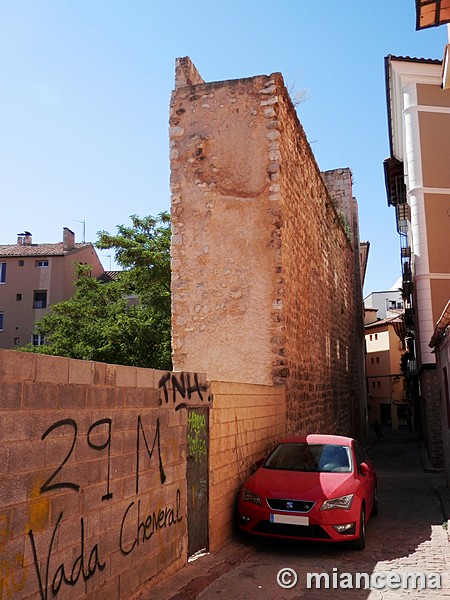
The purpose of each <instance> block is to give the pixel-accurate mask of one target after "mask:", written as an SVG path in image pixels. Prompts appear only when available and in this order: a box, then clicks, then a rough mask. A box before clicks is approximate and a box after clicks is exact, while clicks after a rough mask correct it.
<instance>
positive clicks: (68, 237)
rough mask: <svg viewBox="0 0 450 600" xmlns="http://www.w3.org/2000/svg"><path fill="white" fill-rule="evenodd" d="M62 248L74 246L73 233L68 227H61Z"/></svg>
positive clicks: (66, 248) (68, 248)
mask: <svg viewBox="0 0 450 600" xmlns="http://www.w3.org/2000/svg"><path fill="white" fill-rule="evenodd" d="M63 248H64V250H73V249H74V248H75V234H74V232H73V231H72V230H71V229H69V228H68V227H64V229H63Z"/></svg>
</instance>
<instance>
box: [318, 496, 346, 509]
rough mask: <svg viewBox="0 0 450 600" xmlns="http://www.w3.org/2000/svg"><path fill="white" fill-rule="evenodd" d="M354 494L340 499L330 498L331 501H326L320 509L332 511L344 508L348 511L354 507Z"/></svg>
mask: <svg viewBox="0 0 450 600" xmlns="http://www.w3.org/2000/svg"><path fill="white" fill-rule="evenodd" d="M352 501H353V494H349V495H348V496H340V497H339V498H330V500H325V502H324V503H323V504H322V506H321V507H320V510H332V509H333V508H343V509H345V510H348V509H349V508H350V506H351V505H352Z"/></svg>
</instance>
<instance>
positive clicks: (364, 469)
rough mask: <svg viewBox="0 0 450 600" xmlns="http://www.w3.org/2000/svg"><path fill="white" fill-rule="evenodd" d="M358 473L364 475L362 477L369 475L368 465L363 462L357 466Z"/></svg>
mask: <svg viewBox="0 0 450 600" xmlns="http://www.w3.org/2000/svg"><path fill="white" fill-rule="evenodd" d="M359 472H360V473H361V475H364V477H367V475H369V473H370V468H369V465H368V464H367V463H365V462H362V463H361V464H360V465H359Z"/></svg>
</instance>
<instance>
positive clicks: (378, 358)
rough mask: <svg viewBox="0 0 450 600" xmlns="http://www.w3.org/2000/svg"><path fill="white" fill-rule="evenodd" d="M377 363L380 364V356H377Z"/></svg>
mask: <svg viewBox="0 0 450 600" xmlns="http://www.w3.org/2000/svg"><path fill="white" fill-rule="evenodd" d="M379 364H380V357H379V356H377V365H379Z"/></svg>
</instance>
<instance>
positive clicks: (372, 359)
mask: <svg viewBox="0 0 450 600" xmlns="http://www.w3.org/2000/svg"><path fill="white" fill-rule="evenodd" d="M373 361H374V358H373V356H372V358H371V359H370V362H371V363H372V364H373Z"/></svg>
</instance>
